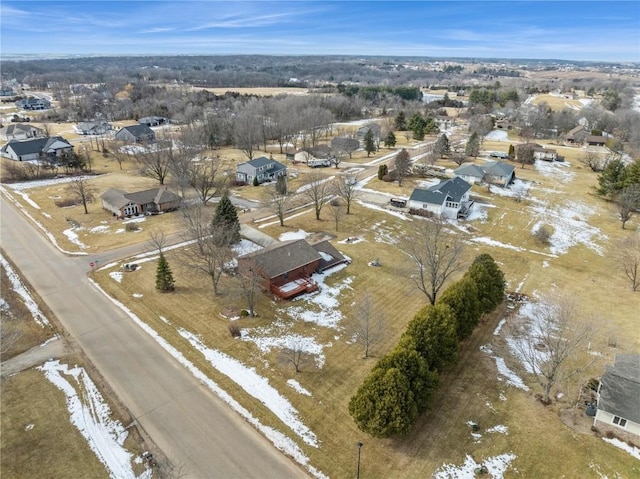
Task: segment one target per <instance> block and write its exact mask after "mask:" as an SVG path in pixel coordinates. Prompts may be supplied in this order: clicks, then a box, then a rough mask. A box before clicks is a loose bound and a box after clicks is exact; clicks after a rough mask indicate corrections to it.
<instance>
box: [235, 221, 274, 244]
mask: <svg viewBox="0 0 640 479" xmlns="http://www.w3.org/2000/svg"><path fill="white" fill-rule="evenodd" d="M240 235H241V236H243V237H244V238H247V239H248V240H249V241H253V242H254V243H256V244H259V245H260V246H262V247H263V248H266V247H267V246H270V245H272V244H275V243H278V240H276V239H274V238H272V237H271V236H269V235H268V234H265V233H263V232H262V231H258V230H257V229H256V228H254V227H253V226H249V225H248V224H242V225H240Z"/></svg>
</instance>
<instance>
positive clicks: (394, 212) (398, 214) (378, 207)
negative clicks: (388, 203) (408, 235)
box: [356, 200, 410, 220]
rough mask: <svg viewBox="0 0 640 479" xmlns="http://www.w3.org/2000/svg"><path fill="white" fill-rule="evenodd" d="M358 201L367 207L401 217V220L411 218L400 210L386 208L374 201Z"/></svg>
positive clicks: (357, 201)
mask: <svg viewBox="0 0 640 479" xmlns="http://www.w3.org/2000/svg"><path fill="white" fill-rule="evenodd" d="M356 203H358V204H359V205H360V206H364V207H365V208H369V209H370V210H376V211H383V212H385V213H388V214H390V215H392V216H395V217H397V218H400V219H401V220H410V218H407V215H405V214H404V213H401V212H399V211H393V210H388V209H386V208H383V207H382V206H378V205H374V204H372V203H365V202H364V201H360V200H356Z"/></svg>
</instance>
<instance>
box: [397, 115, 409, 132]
mask: <svg viewBox="0 0 640 479" xmlns="http://www.w3.org/2000/svg"><path fill="white" fill-rule="evenodd" d="M395 129H396V130H400V131H404V130H406V129H407V120H406V118H405V116H404V111H401V112H400V113H398V115H397V116H396V119H395Z"/></svg>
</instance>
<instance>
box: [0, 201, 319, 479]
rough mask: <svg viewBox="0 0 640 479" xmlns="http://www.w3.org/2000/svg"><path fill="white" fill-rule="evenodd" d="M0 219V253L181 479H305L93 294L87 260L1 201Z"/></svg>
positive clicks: (97, 294) (203, 388)
mask: <svg viewBox="0 0 640 479" xmlns="http://www.w3.org/2000/svg"><path fill="white" fill-rule="evenodd" d="M0 212H1V217H0V238H1V240H2V247H3V248H4V250H5V252H6V254H7V255H8V256H9V257H10V258H11V259H12V260H13V262H14V263H15V264H16V266H17V267H18V268H19V269H20V271H21V272H22V274H23V275H24V277H25V278H26V279H27V280H28V281H29V282H30V283H31V285H32V286H33V287H34V288H35V289H36V290H37V291H38V293H39V294H40V296H41V297H42V298H43V299H44V301H45V302H46V303H47V305H48V306H49V307H50V308H51V310H52V311H53V313H54V314H55V315H56V316H57V318H58V320H59V321H60V322H61V323H62V325H63V326H64V327H65V328H66V329H67V331H68V332H69V333H70V334H71V335H72V336H73V337H74V338H75V339H76V341H77V342H78V344H79V345H80V346H81V347H82V349H83V351H84V352H85V353H86V354H87V356H88V357H89V358H90V359H91V361H92V362H93V363H94V365H95V366H96V367H97V368H98V369H99V370H100V372H101V373H102V375H103V376H104V377H105V379H106V380H107V382H108V383H109V384H110V385H111V387H112V388H113V389H114V391H115V392H116V394H117V395H118V397H119V398H120V400H121V401H122V403H123V404H124V405H125V406H127V407H128V409H129V410H130V411H131V413H132V414H133V416H135V417H136V418H137V420H138V422H139V423H140V425H141V426H142V427H143V428H144V430H145V431H146V432H147V433H148V434H149V435H150V437H151V439H152V440H153V441H154V442H155V444H156V445H157V446H158V447H159V448H160V449H161V450H162V451H163V453H164V454H165V455H166V456H167V457H168V458H169V460H170V461H171V462H172V463H173V464H174V465H177V466H180V465H182V466H183V471H184V472H185V473H186V476H185V477H188V478H203V479H209V478H225V479H226V478H241V479H249V478H260V479H265V478H282V479H287V478H302V477H307V475H306V474H305V473H304V472H303V471H301V469H299V468H298V467H297V465H296V464H294V463H293V462H292V461H291V460H289V459H288V458H287V457H285V456H284V455H282V454H281V453H280V452H278V451H277V450H276V449H275V448H274V447H273V445H271V444H270V443H269V442H268V441H267V440H266V439H265V438H264V437H263V436H262V435H260V434H259V433H258V432H257V431H256V430H255V429H253V428H252V427H251V426H250V425H249V424H248V423H246V422H245V421H244V420H243V419H242V418H241V417H240V416H238V415H237V414H236V413H235V412H234V411H232V410H231V409H230V408H229V407H228V406H227V405H225V404H224V403H223V402H222V401H220V400H219V399H218V398H217V396H215V395H214V394H213V393H211V392H210V391H209V390H208V389H206V388H205V387H204V386H202V385H201V384H200V383H199V382H198V381H197V380H196V379H195V378H193V376H192V375H191V374H190V373H189V372H188V371H187V370H186V369H185V368H184V367H183V366H181V365H180V364H178V362H177V361H176V360H174V359H173V358H172V357H171V356H170V355H169V354H168V353H166V352H165V351H164V350H163V349H162V348H161V347H160V346H158V344H157V343H156V342H155V341H154V340H153V339H152V338H151V337H150V336H149V335H147V334H146V333H144V332H143V331H142V330H141V329H140V328H139V327H138V326H136V325H135V324H134V323H133V322H132V321H131V320H130V319H129V318H128V317H127V316H126V315H125V314H124V313H123V312H122V311H120V310H119V309H118V308H116V307H115V306H114V305H113V304H112V303H111V302H110V301H109V300H108V299H107V298H105V297H104V296H103V295H102V294H101V293H99V292H98V291H96V289H95V288H94V287H92V286H91V284H90V283H89V282H88V281H87V278H86V275H85V273H86V271H87V270H88V269H89V266H88V261H90V260H89V259H88V258H87V257H86V256H84V257H82V256H81V257H74V258H70V257H66V256H64V255H63V254H61V253H60V252H59V251H58V250H57V249H55V248H54V247H53V246H52V245H51V244H50V243H49V242H48V241H46V240H45V239H44V238H43V236H42V235H41V234H39V233H38V232H36V230H35V228H34V227H33V226H32V225H31V224H30V223H29V222H28V221H27V220H25V219H24V218H23V217H22V215H20V214H19V213H18V212H17V211H15V210H14V209H13V207H11V206H10V205H9V203H8V202H7V201H6V200H5V199H4V197H2V195H0Z"/></svg>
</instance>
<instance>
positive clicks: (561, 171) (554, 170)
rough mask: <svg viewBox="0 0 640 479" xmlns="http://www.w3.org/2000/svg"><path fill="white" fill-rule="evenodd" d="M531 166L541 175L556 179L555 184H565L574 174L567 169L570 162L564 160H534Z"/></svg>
mask: <svg viewBox="0 0 640 479" xmlns="http://www.w3.org/2000/svg"><path fill="white" fill-rule="evenodd" d="M533 167H534V168H535V170H536V171H537V172H538V173H540V174H541V175H542V176H544V177H546V178H552V179H554V180H556V184H562V183H564V184H567V183H569V182H570V181H571V180H573V178H574V177H575V176H576V174H575V173H573V172H572V171H569V168H570V167H571V164H570V163H567V162H566V161H561V162H558V161H543V160H536V162H535V163H534V165H533Z"/></svg>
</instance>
